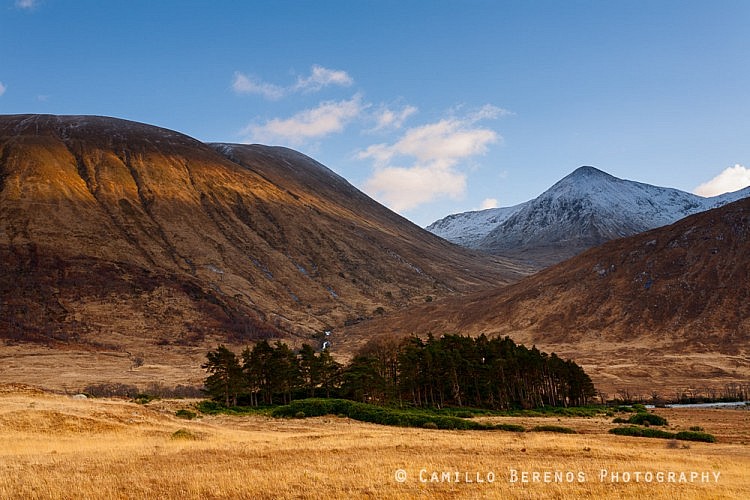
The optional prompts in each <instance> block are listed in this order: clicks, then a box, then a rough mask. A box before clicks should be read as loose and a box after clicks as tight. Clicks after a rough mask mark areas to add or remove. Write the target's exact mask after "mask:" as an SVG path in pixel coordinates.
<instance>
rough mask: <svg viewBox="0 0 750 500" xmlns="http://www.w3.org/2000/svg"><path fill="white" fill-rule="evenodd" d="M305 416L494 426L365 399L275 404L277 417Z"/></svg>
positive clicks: (395, 423)
mask: <svg viewBox="0 0 750 500" xmlns="http://www.w3.org/2000/svg"><path fill="white" fill-rule="evenodd" d="M300 412H302V413H304V414H305V416H306V417H320V416H323V415H344V416H347V417H349V418H351V419H354V420H359V421H360V422H369V423H373V424H382V425H392V426H397V427H424V426H425V424H426V423H428V422H430V423H432V424H434V425H436V426H437V428H438V429H492V428H493V427H492V426H487V425H484V424H480V423H479V422H474V421H471V420H464V419H461V418H458V417H453V416H447V415H435V414H433V413H427V412H424V411H419V410H399V409H395V408H386V407H382V406H375V405H370V404H366V403H357V402H354V401H349V400H346V399H320V398H310V399H299V400H296V401H292V402H291V403H289V404H288V405H285V406H279V407H278V408H275V409H274V410H273V411H272V412H271V415H272V416H274V417H286V418H291V417H294V416H296V415H297V414H298V413H300Z"/></svg>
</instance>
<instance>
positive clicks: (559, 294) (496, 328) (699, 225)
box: [345, 198, 750, 397]
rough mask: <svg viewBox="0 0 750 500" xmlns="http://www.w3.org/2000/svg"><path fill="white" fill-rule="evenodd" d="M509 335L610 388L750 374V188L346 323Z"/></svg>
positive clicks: (698, 384)
mask: <svg viewBox="0 0 750 500" xmlns="http://www.w3.org/2000/svg"><path fill="white" fill-rule="evenodd" d="M446 332H448V333H454V332H460V333H462V334H471V335H478V334H480V333H487V334H490V335H503V336H504V335H509V336H510V337H511V338H512V339H513V340H514V341H516V342H520V343H524V344H526V345H532V344H536V345H537V346H538V347H539V348H540V349H542V350H544V351H547V352H556V353H557V354H558V355H562V356H564V357H570V358H572V359H574V360H575V361H576V362H577V363H579V364H581V365H582V366H583V367H584V368H585V369H586V371H587V373H590V374H591V376H592V379H593V380H594V382H595V384H597V386H598V387H599V388H601V389H603V390H604V391H605V392H608V393H609V395H610V397H612V396H614V395H615V393H617V392H621V391H629V392H630V393H631V394H642V395H645V396H650V395H651V394H652V391H654V392H659V393H660V394H661V395H662V396H670V397H673V396H674V395H675V392H677V391H683V390H687V389H691V388H692V389H701V388H703V387H714V388H717V387H719V388H720V387H723V386H724V385H725V384H726V383H743V384H747V383H748V381H749V380H750V198H746V199H743V200H740V201H737V202H734V203H732V204H728V205H726V206H723V207H721V208H717V209H713V210H710V211H706V212H702V213H699V214H695V215H692V216H690V217H687V218H685V219H682V220H680V221H678V222H677V223H675V224H672V225H669V226H666V227H661V228H658V229H654V230H651V231H648V232H645V233H641V234H638V235H636V236H631V237H628V238H621V239H617V240H613V241H610V242H608V243H605V244H603V245H601V246H598V247H596V248H593V249H590V250H588V251H586V252H584V253H583V254H581V255H578V256H577V257H574V258H572V259H570V260H567V261H565V262H562V263H560V264H557V265H555V266H552V267H549V268H547V269H545V270H543V271H540V272H538V273H536V274H534V275H532V276H530V277H528V278H525V279H524V280H522V281H520V282H518V283H516V284H514V285H512V286H509V287H506V288H503V289H496V290H491V291H485V292H478V293H476V294H472V295H469V296H466V297H462V298H457V299H446V300H443V301H439V302H433V303H430V304H424V305H420V306H419V307H414V308H411V309H410V310H409V311H408V313H405V314H397V315H393V316H391V317H387V318H383V319H382V320H379V321H376V322H371V323H368V324H362V325H358V326H357V327H353V328H351V329H349V330H347V331H346V332H345V335H346V336H347V337H346V338H347V342H349V343H350V344H351V346H350V347H349V349H354V348H356V346H357V345H359V344H360V343H361V342H362V341H363V340H364V339H367V338H370V337H371V336H372V335H375V334H402V335H406V334H415V333H416V334H427V333H433V334H435V335H440V334H442V333H446Z"/></svg>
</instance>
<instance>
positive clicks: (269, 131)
mask: <svg viewBox="0 0 750 500" xmlns="http://www.w3.org/2000/svg"><path fill="white" fill-rule="evenodd" d="M365 107H366V105H364V104H362V97H361V96H360V95H359V94H357V95H355V96H354V97H353V98H351V99H349V100H348V101H326V102H323V103H321V104H320V105H318V107H316V108H312V109H307V110H304V111H301V112H299V113H297V114H295V115H294V116H292V117H290V118H286V119H281V118H274V119H272V120H268V121H266V122H265V123H264V124H262V125H258V124H250V125H248V126H247V127H245V128H244V129H243V130H242V131H240V134H241V135H243V136H245V137H246V141H247V142H263V143H271V142H282V143H288V144H290V145H298V144H302V143H304V142H306V141H308V140H310V139H319V138H321V137H324V136H327V135H330V134H333V133H337V132H341V131H343V130H344V127H346V125H347V124H348V123H349V122H351V121H352V120H354V119H355V118H357V117H358V116H360V114H361V113H362V111H363V110H364V109H365Z"/></svg>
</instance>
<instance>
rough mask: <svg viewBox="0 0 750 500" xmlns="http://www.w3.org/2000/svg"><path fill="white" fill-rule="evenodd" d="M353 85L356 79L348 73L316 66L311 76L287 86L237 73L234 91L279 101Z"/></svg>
mask: <svg viewBox="0 0 750 500" xmlns="http://www.w3.org/2000/svg"><path fill="white" fill-rule="evenodd" d="M353 83H354V79H353V78H352V77H351V76H349V74H348V73H347V72H346V71H343V70H335V69H328V68H324V67H323V66H319V65H314V66H313V67H312V69H311V72H310V76H305V77H302V76H300V77H298V78H297V82H296V83H294V84H292V85H287V86H281V85H276V84H273V83H269V82H264V81H263V80H261V79H260V78H257V77H255V76H252V75H246V74H244V73H241V72H239V71H237V72H235V73H234V79H233V80H232V90H234V92H235V93H237V94H257V95H260V96H263V97H264V98H266V99H269V100H278V99H281V98H283V97H285V96H287V95H289V94H293V93H311V92H318V91H320V90H322V89H323V88H325V87H328V86H331V85H335V86H339V87H349V86H351V85H352V84H353Z"/></svg>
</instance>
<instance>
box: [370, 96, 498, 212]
mask: <svg viewBox="0 0 750 500" xmlns="http://www.w3.org/2000/svg"><path fill="white" fill-rule="evenodd" d="M498 116H502V113H501V110H500V108H496V107H494V106H485V107H483V108H481V109H480V110H479V111H477V112H473V113H470V114H468V115H466V116H464V117H451V118H445V119H442V120H440V121H437V122H435V123H430V124H427V125H423V126H420V127H414V128H411V129H408V130H407V131H406V132H405V133H404V134H403V136H402V137H401V138H400V139H399V140H398V141H396V142H395V143H393V144H373V145H371V146H370V147H368V148H367V149H365V150H364V151H360V152H359V154H358V155H357V156H358V158H359V159H370V160H372V161H373V165H374V169H375V172H374V173H373V175H372V176H371V177H370V178H369V179H368V180H367V181H366V182H365V185H364V189H365V191H367V192H368V193H369V194H370V195H371V196H373V197H374V198H376V199H378V200H381V201H383V202H384V203H385V204H386V205H388V206H390V207H391V208H392V209H393V210H396V211H405V210H410V209H412V208H415V207H417V206H419V205H422V204H424V203H428V202H430V201H433V200H434V199H436V198H440V197H449V198H452V199H460V198H461V197H462V196H463V195H464V194H465V192H466V174H465V173H464V172H462V171H460V170H459V168H458V166H459V164H460V163H461V162H462V161H464V160H466V159H468V158H470V157H472V156H477V155H482V154H484V153H486V152H487V150H488V148H489V145H490V144H493V143H496V142H498V141H500V140H501V137H500V136H499V135H498V134H497V133H496V132H495V131H494V130H491V129H488V128H484V127H480V126H478V125H477V122H478V121H480V120H484V119H488V118H495V117H498ZM395 162H398V163H401V162H406V163H410V162H411V165H410V166H403V165H394V163H395Z"/></svg>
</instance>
